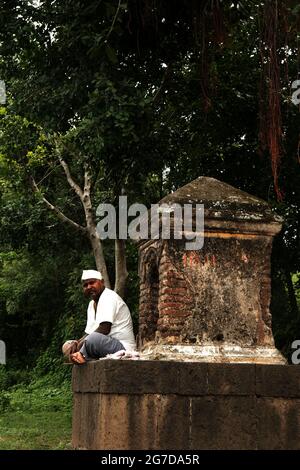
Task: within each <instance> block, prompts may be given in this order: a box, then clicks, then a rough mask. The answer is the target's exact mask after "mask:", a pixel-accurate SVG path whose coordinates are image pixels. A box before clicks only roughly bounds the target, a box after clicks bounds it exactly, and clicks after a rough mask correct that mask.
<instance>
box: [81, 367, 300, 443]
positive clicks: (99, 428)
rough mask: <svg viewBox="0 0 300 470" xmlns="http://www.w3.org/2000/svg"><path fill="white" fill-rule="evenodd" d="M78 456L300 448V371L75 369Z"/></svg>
mask: <svg viewBox="0 0 300 470" xmlns="http://www.w3.org/2000/svg"><path fill="white" fill-rule="evenodd" d="M73 396H74V409H73V438H72V441H73V447H74V448H75V449H107V450H116V449H126V450H138V449H142V450H150V449H156V450H175V449H179V450H190V449H193V450H201V449H300V367H299V366H297V365H264V364H260V365H257V364H216V363H203V362H202V363H197V362H176V361H143V360H137V361H133V360H100V361H93V362H90V363H87V364H85V365H83V366H74V367H73Z"/></svg>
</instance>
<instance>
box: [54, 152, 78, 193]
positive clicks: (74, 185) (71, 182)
mask: <svg viewBox="0 0 300 470" xmlns="http://www.w3.org/2000/svg"><path fill="white" fill-rule="evenodd" d="M58 158H59V161H60V164H61V166H62V167H63V169H64V172H65V174H66V177H67V180H68V183H69V185H70V186H71V188H72V189H74V191H75V193H76V194H78V196H79V197H80V199H81V200H82V198H83V191H82V189H81V187H80V186H79V184H77V183H76V182H75V181H74V179H73V178H72V175H71V172H70V168H69V165H68V164H67V162H65V160H64V159H63V158H62V157H61V156H59V157H58Z"/></svg>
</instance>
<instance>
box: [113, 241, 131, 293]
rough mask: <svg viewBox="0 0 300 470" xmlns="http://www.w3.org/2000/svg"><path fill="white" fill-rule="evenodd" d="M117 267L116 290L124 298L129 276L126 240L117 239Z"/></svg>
mask: <svg viewBox="0 0 300 470" xmlns="http://www.w3.org/2000/svg"><path fill="white" fill-rule="evenodd" d="M115 269H116V281H115V289H114V290H115V292H117V294H119V295H120V296H121V297H122V298H123V297H124V296H125V288H126V281H127V278H128V271H127V264H126V249H125V240H115Z"/></svg>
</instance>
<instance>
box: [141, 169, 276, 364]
mask: <svg viewBox="0 0 300 470" xmlns="http://www.w3.org/2000/svg"><path fill="white" fill-rule="evenodd" d="M176 204H177V205H179V207H182V208H184V205H185V204H190V205H191V204H193V206H194V214H193V219H195V211H196V204H203V205H204V234H203V233H202V234H201V233H199V232H198V236H199V237H200V236H203V235H204V243H203V247H202V248H201V249H200V250H187V249H186V247H187V245H186V239H185V235H186V233H185V229H186V227H185V226H184V224H183V223H182V233H181V235H182V237H181V239H174V227H175V228H176V221H175V223H174V219H175V217H177V219H178V217H179V215H178V213H176V211H175V209H174V208H175V207H176ZM162 205H164V206H165V210H166V211H167V212H168V213H170V214H171V222H172V223H171V237H170V238H171V239H170V240H163V239H161V238H159V239H157V240H143V241H141V242H140V243H139V252H140V265H139V269H140V280H141V284H140V312H139V313H140V325H139V346H140V348H141V349H142V351H144V352H145V353H148V354H149V357H152V358H165V359H179V360H180V359H185V360H187V359H189V360H197V361H199V360H201V361H213V362H256V363H283V362H284V360H283V358H282V356H281V355H280V354H279V352H278V351H277V350H276V349H275V347H274V340H273V335H272V330H271V315H270V311H269V305H270V295H271V285H270V284H271V280H270V257H271V249H272V240H273V237H274V235H275V234H276V233H278V232H279V231H280V229H281V219H280V218H279V217H278V216H277V215H276V214H274V213H273V212H272V211H271V209H270V207H269V206H268V204H267V203H266V202H264V201H262V200H260V199H257V198H256V197H253V196H251V195H249V194H247V193H245V192H242V191H240V190H238V189H235V188H233V187H232V186H229V185H228V184H225V183H222V182H220V181H217V180H215V179H213V178H206V177H200V178H198V179H196V180H194V181H192V182H191V183H189V184H187V185H186V186H184V187H182V188H180V189H178V190H177V191H175V192H174V193H172V194H170V195H168V196H166V197H165V198H164V199H162V200H161V201H160V202H159V206H160V207H162ZM160 219H161V222H162V218H161V217H160ZM182 221H184V219H183V217H182ZM193 222H194V224H193V226H192V228H193V231H194V232H195V234H197V227H196V226H195V222H196V221H195V220H193ZM172 228H173V233H172Z"/></svg>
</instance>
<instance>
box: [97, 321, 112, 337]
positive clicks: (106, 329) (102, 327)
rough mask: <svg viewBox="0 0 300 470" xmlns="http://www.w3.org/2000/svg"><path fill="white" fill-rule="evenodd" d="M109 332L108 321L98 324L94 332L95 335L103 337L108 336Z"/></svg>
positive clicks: (109, 324) (109, 325)
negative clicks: (99, 334) (100, 334)
mask: <svg viewBox="0 0 300 470" xmlns="http://www.w3.org/2000/svg"><path fill="white" fill-rule="evenodd" d="M110 330H111V323H110V322H108V321H104V322H102V323H100V325H99V326H98V328H97V329H96V330H95V333H102V334H103V335H108V334H109V333H110Z"/></svg>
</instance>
